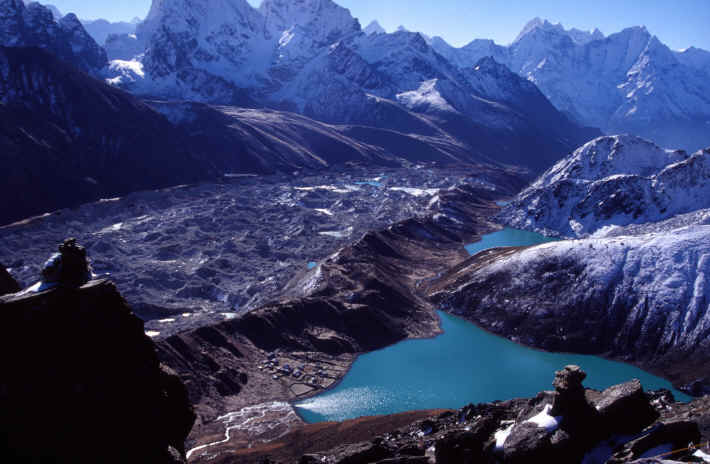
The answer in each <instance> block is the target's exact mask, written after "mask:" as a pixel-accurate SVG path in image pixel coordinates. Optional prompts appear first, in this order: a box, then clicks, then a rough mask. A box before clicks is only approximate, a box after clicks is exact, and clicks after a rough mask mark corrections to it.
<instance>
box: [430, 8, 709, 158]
mask: <svg viewBox="0 0 710 464" xmlns="http://www.w3.org/2000/svg"><path fill="white" fill-rule="evenodd" d="M431 44H432V47H433V48H434V49H435V50H436V51H437V52H438V53H440V54H441V55H442V56H444V57H446V58H447V59H448V60H449V61H450V62H452V63H454V64H455V65H456V66H458V67H460V68H467V67H471V66H474V65H475V63H477V62H478V60H479V59H480V58H481V57H484V56H492V57H494V58H495V59H496V60H497V61H498V62H500V63H503V64H505V65H506V66H508V67H509V68H510V69H511V70H512V71H514V72H516V73H518V74H519V75H521V76H523V77H524V78H526V79H528V80H529V81H531V82H534V83H535V84H536V85H537V86H538V87H539V88H540V90H541V91H542V93H544V94H545V96H546V97H547V98H549V99H550V101H551V102H552V103H553V104H554V105H555V106H556V107H557V108H558V109H560V110H561V111H563V112H564V113H566V114H568V115H569V116H571V117H572V118H574V119H575V120H576V121H578V122H580V123H581V124H584V125H589V126H594V127H599V128H600V129H602V131H604V132H606V133H610V134H613V133H627V132H628V133H633V134H636V135H639V136H642V137H646V138H649V139H651V140H653V141H654V142H656V143H658V144H659V145H661V146H668V147H673V148H683V149H686V150H689V151H694V150H697V149H700V148H704V147H706V146H708V145H710V53H709V52H707V51H705V50H700V49H697V48H689V49H687V50H684V51H673V50H671V49H669V48H668V47H667V46H666V45H664V44H663V43H661V41H660V40H658V38H657V37H655V36H653V35H652V34H651V33H650V32H649V31H648V30H646V28H645V27H633V28H629V29H625V30H623V31H621V32H619V33H616V34H612V35H610V36H608V37H604V36H603V34H601V32H599V31H598V30H595V31H594V32H592V33H590V32H583V31H579V30H576V29H570V30H566V29H565V28H564V27H562V26H561V25H559V24H558V25H553V24H551V23H549V22H548V21H542V20H540V19H535V20H533V21H531V22H530V23H528V25H527V26H525V28H524V29H523V31H522V32H521V34H520V35H519V36H518V38H517V39H516V40H515V41H514V42H513V43H512V44H511V45H510V46H507V47H504V46H500V45H497V44H495V43H494V42H493V41H491V40H474V41H473V42H471V43H469V44H468V45H466V46H464V47H461V48H454V47H452V46H450V45H449V44H447V43H446V42H445V41H444V40H443V39H441V38H439V37H435V38H434V39H432V42H431Z"/></svg>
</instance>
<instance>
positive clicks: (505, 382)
mask: <svg viewBox="0 0 710 464" xmlns="http://www.w3.org/2000/svg"><path fill="white" fill-rule="evenodd" d="M439 316H440V317H441V323H442V328H443V329H444V334H443V335H440V336H438V337H436V338H433V339H425V340H407V341H404V342H401V343H398V344H396V345H393V346H391V347H388V348H385V349H383V350H380V351H375V352H372V353H368V354H365V355H362V356H360V357H359V358H358V359H357V361H356V362H355V364H353V367H352V369H351V370H350V372H349V373H348V374H347V375H346V376H345V378H344V379H343V381H342V382H341V383H340V384H339V385H338V386H337V387H336V388H335V389H333V390H331V391H328V392H326V393H324V394H322V395H319V396H317V397H314V398H310V399H307V400H304V401H302V402H300V403H296V405H295V406H296V410H297V412H298V413H299V414H300V416H301V417H302V418H303V419H304V420H305V421H306V422H308V423H314V422H324V421H342V420H346V419H353V418H356V417H360V416H373V415H379V414H392V413H397V412H404V411H410V410H417V409H438V408H452V409H454V408H461V407H463V406H465V405H467V404H469V403H487V402H490V401H495V400H507V399H511V398H520V397H532V396H535V395H536V394H537V393H538V392H540V391H542V390H551V389H552V380H553V378H554V375H555V371H556V370H559V369H561V368H563V367H564V366H566V365H567V364H577V365H579V366H582V369H584V370H585V371H586V372H587V379H586V380H585V381H584V385H585V386H586V387H588V388H596V389H604V388H607V387H610V386H612V385H615V384H618V383H622V382H626V381H628V380H630V379H632V378H638V379H639V380H641V383H642V385H643V387H644V388H645V389H657V388H668V389H672V386H671V383H670V382H668V381H667V380H664V379H661V378H659V377H656V376H654V375H651V374H649V373H647V372H644V371H642V370H641V369H638V368H636V367H634V366H631V365H628V364H624V363H619V362H614V361H608V360H606V359H602V358H598V357H596V356H587V355H576V354H569V353H547V352H544V351H538V350H533V349H530V348H525V347H523V346H521V345H518V344H515V343H513V342H511V341H509V340H506V339H504V338H501V337H497V336H495V335H492V334H490V333H488V332H486V331H485V330H483V329H480V328H478V327H477V326H475V325H474V324H471V323H470V322H468V321H465V320H463V319H459V318H457V317H454V316H451V315H449V314H446V313H444V312H439ZM672 390H673V389H672ZM673 394H674V395H675V397H676V399H679V400H682V401H689V400H690V398H689V397H688V396H686V395H684V394H683V393H681V392H679V391H677V390H673Z"/></svg>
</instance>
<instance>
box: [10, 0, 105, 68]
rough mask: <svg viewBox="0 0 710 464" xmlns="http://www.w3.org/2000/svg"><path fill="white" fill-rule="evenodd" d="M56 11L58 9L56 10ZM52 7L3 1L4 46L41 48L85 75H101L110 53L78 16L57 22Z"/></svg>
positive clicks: (11, 0) (70, 15)
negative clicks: (89, 32) (96, 40)
mask: <svg viewBox="0 0 710 464" xmlns="http://www.w3.org/2000/svg"><path fill="white" fill-rule="evenodd" d="M55 10H56V9H55ZM55 14H56V12H54V11H53V10H52V9H51V8H49V7H45V6H43V5H40V4H39V3H36V2H32V3H29V4H28V5H27V6H25V3H24V2H22V0H1V1H0V46H3V47H39V48H42V49H45V50H47V51H48V52H50V53H52V54H53V55H55V56H57V57H58V58H60V59H61V60H63V61H66V62H68V63H71V64H72V65H74V66H75V67H77V68H79V69H81V70H82V71H84V72H87V73H89V74H93V75H95V76H99V75H100V74H101V71H102V70H103V69H104V68H105V67H106V65H107V64H108V60H107V58H106V52H105V51H104V50H103V48H101V47H100V46H99V45H98V44H97V43H96V42H95V41H94V40H93V39H92V38H91V36H90V35H89V34H88V33H87V32H86V30H85V29H84V27H83V26H82V24H81V22H80V21H79V20H78V19H77V17H76V15H74V14H72V13H70V14H67V15H66V16H64V17H62V18H59V19H56V18H55Z"/></svg>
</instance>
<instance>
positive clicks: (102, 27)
mask: <svg viewBox="0 0 710 464" xmlns="http://www.w3.org/2000/svg"><path fill="white" fill-rule="evenodd" d="M80 21H81V24H83V26H84V29H86V32H87V33H88V34H89V35H91V37H93V38H94V40H95V41H96V42H97V43H99V44H101V45H104V44H105V43H106V40H107V39H108V38H109V37H110V36H111V35H121V34H135V32H136V25H137V24H138V23H139V22H140V20H137V19H136V20H133V21H131V22H125V21H117V22H111V21H107V20H105V19H80Z"/></svg>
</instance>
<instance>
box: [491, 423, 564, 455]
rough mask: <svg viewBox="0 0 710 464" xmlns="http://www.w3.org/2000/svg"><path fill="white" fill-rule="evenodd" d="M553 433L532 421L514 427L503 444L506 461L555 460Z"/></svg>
mask: <svg viewBox="0 0 710 464" xmlns="http://www.w3.org/2000/svg"><path fill="white" fill-rule="evenodd" d="M551 436H552V433H550V432H549V431H548V430H547V429H545V428H544V427H538V425H537V424H534V423H532V422H523V423H522V424H518V425H516V426H515V427H513V430H512V431H511V432H510V435H509V436H508V438H507V439H506V440H505V444H504V445H503V458H504V460H505V462H506V463H529V462H554V461H555V459H554V457H555V451H554V449H553V447H552V442H551V440H550V438H551Z"/></svg>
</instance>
